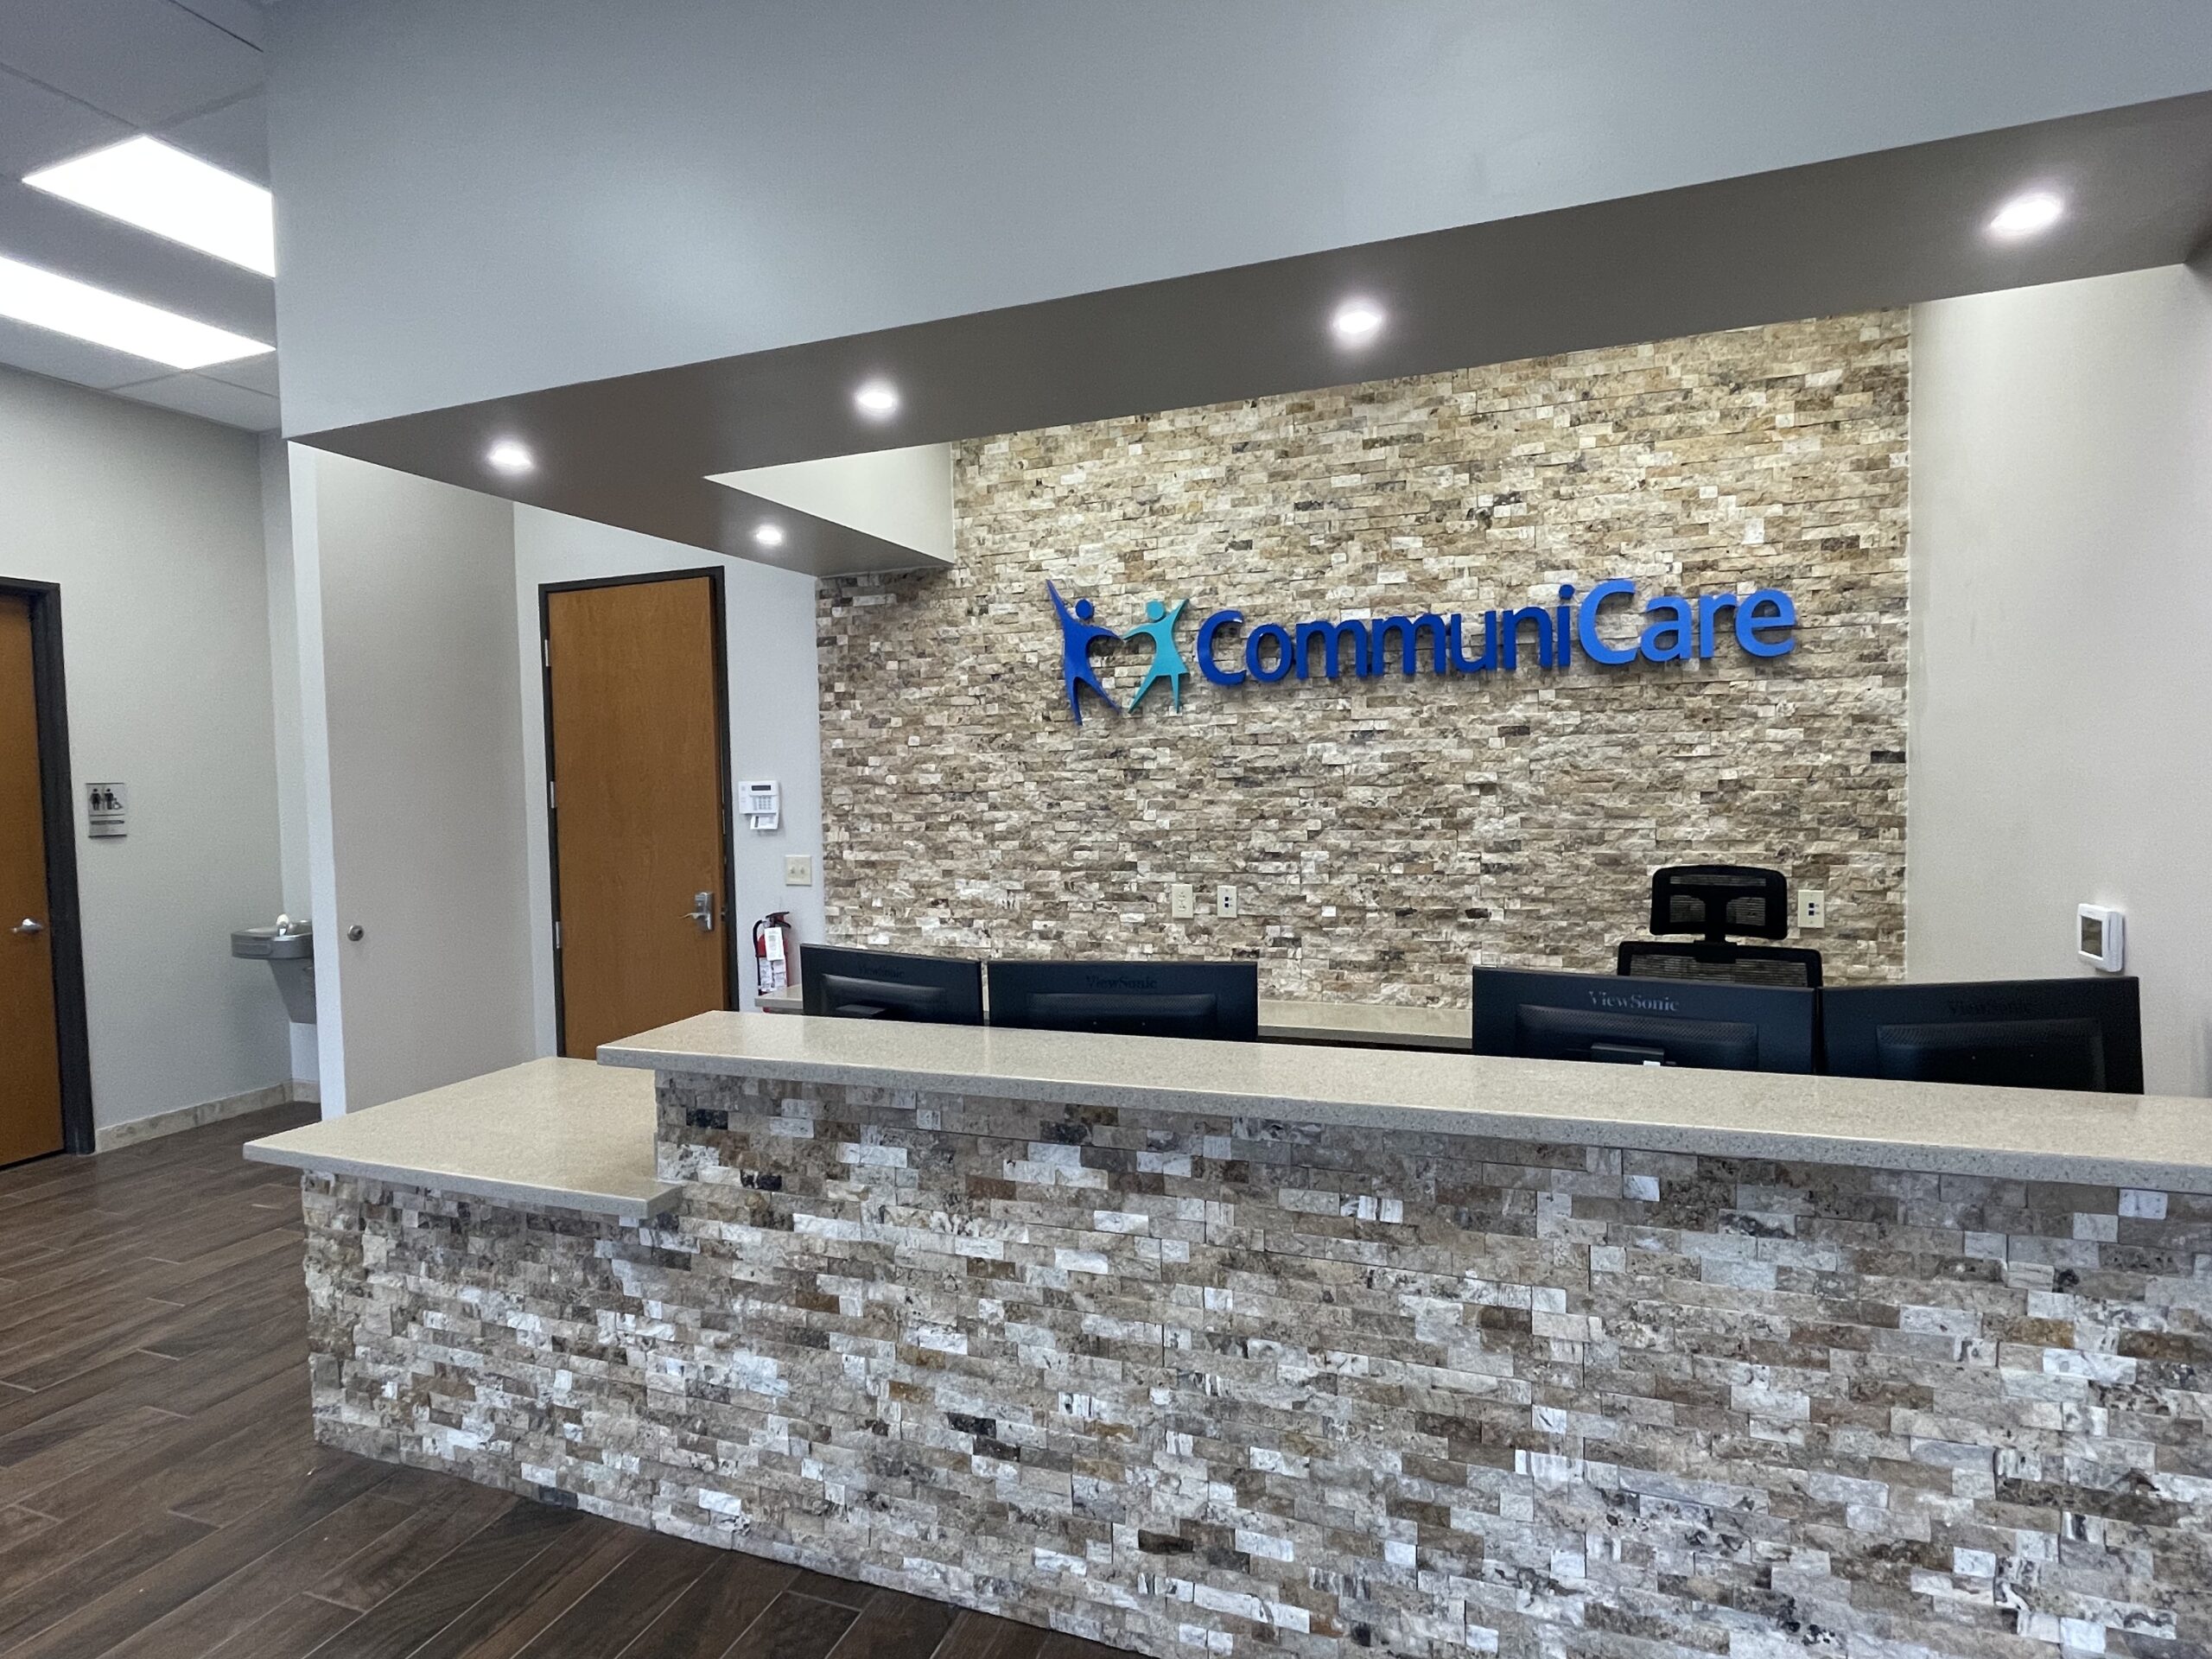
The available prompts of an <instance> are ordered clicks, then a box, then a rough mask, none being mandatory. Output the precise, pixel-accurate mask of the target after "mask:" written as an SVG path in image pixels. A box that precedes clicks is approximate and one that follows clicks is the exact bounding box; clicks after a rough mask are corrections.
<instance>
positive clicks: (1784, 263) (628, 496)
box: [296, 93, 2212, 575]
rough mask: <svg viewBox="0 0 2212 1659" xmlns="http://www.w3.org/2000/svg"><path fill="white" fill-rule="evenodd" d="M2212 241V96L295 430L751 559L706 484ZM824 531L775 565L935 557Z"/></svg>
mask: <svg viewBox="0 0 2212 1659" xmlns="http://www.w3.org/2000/svg"><path fill="white" fill-rule="evenodd" d="M2034 185H2049V186H2052V187H2054V188H2058V189H2060V190H2062V191H2063V192H2064V193H2065V194H2066V195H2067V196H2068V198H2069V201H2070V203H2071V204H2072V208H2071V212H2070V213H2069V216H2068V218H2067V219H2065V220H2064V221H2063V223H2062V224H2061V226H2059V227H2058V228H2057V229H2056V231H2054V232H2050V234H2048V235H2046V236H2044V237H2043V238H2040V239H2039V240H2037V241H2036V242H2034V243H2032V244H2029V245H2012V246H2004V245H1996V244H1993V242H1992V241H1991V240H1990V239H1989V238H1987V237H1986V235H1985V234H1984V232H1983V226H1985V224H1986V221H1987V219H1988V218H1989V216H1990V214H1991V213H1993V211H1994V210H1995V208H1996V207H1997V206H1998V205H1999V203H2000V202H2002V201H2003V200H2005V199H2006V198H2007V197H2009V196H2011V195H2012V194H2015V193H2016V192H2018V191H2019V190H2021V189H2023V188H2027V187H2030V186H2034ZM2208 232H2212V93H2202V94H2196V95H2192V96H2190V97H2187V98H2179V99H2165V100H2162V101H2160V102H2158V103H2152V104H2142V105H2133V106H2130V107H2127V108H2124V109H2118V110H2107V111H2099V112H2097V113H2095V114H2091V115H2085V116H2077V117H2071V118H2067V119H2064V120H2058V121H2049V122H2038V123H2036V124H2032V125H2029V126H2022V127H2012V128H2006V129H2003V130H1998V131H1993V132H1986V133H1978V134H1974V135H1972V136H1970V137H1963V138H1955V139H1946V140H1943V141H1941V142H1939V143H1928V144H1917V145H1912V146H1910V147H1907V148H1904V149H1891V150H1881V151H1877V152H1873V153H1871V154H1868V155H1864V156H1852V157H1848V158H1847V159H1844V160H1841V161H1834V162H1820V163H1816V164H1815V165H1812V166H1808V167H1799V168H1786V169H1783V170H1782V171H1778V172H1771V173H1762V174H1754V175H1748V176H1745V177H1742V178H1737V179H1729V180H1724V181H1719V182H1717V183H1712V184H1704V185H1695V186H1690V187H1687V188H1681V189H1676V190H1669V191H1663V192H1660V193H1657V194H1650V195H1643V196H1631V197H1626V198H1623V199H1620V200H1612V201H1605V202H1599V203H1594V204H1591V205H1587V206H1584V207H1572V208H1566V209H1561V210H1560V211H1557V212H1553V213H1539V214H1532V215H1529V216H1528V217H1524V218H1520V219H1502V220H1497V221H1492V222H1489V223H1485V224H1481V225H1474V226H1465V227H1464V228H1461V229H1458V230H1451V231H1441V232H1433V233H1431V234H1427V235H1423V236H1416V237H1408V238H1400V239H1397V240H1394V241H1389V242H1379V243H1370V244H1367V245H1362V246H1358V247H1351V248H1342V249H1338V250H1334V251H1329V252H1325V253H1317V254H1311V255H1305V256H1301V257H1296V258H1291V259H1282V260H1276V261H1273V262H1270V263H1268V264H1258V265H1248V266H1243V267H1239V268H1237V269H1235V270H1220V271H1212V272H1208V273H1205V274H1203V275H1199V276H1195V277H1179V278H1176V279H1173V280H1171V281H1166V282H1159V283H1145V284H1142V285H1140V286H1136V287H1131V288H1122V289H1109V290H1105V291H1103V292H1099V293H1094V294H1085V295H1080V296H1074V297H1071V298H1068V299H1062V300H1053V301H1047V302H1043V303H1039V304H1035V305H1026V306H1019V307H1014V308H1008V309H1005V310H1001V311H991V312H984V313H979V314H977V315H970V316H964V317H955V318H949V319H945V320H944V321H936V322H929V323H922V324H918V325H915V326H913V327H903V328H895V329H887V330H884V331H882V332H880V333H876V334H862V335H854V336H849V337H848V338H844V339H840V340H822V341H817V342H813V343H810V344H807V345H803V346H789V347H785V348H782V349H779V350H776V351H769V352H760V353H751V354H748V355H746V356H741V357H733V358H724V359H717V360H715V361H711V362H705V363H695V364H690V365H683V366H681V367H677V368H671V369H660V370H655V371H652V372H645V373H640V374H632V375H624V376H620V377H617V378H611V379H607V380H598V381H591V382H587V383H583V384H580V385H568V386H559V387H554V388H551V389H549V390H546V391H533V392H527V393H521V394H518V395H515V396H512V397H503V398H497V399H493V400H490V401H487V402H483V403H477V404H465V405H461V406H459V407H456V408H452V409H444V410H431V411H427V412H424V413H422V414H417V415H410V416H400V417H397V418H395V419H391V420H384V421H377V422H372V423H364V424H361V425H358V426H352V427H345V428H340V429H334V430H331V431H325V432H316V433H309V434H299V435H296V436H297V437H298V438H299V440H300V441H301V442H306V443H308V444H312V445H314V446H315V447H316V448H324V449H329V450H334V451H336V452H338V453H340V454H348V455H353V456H356V457H358V458H359V459H361V460H364V461H373V462H376V463H378V464H380V465H383V466H386V467H397V468H398V469H399V470H401V471H404V472H410V473H416V474H421V475H423V476H424V477H429V478H435V479H440V480H445V481H447V482H449V483H454V484H458V485H461V486H465V487H467V488H470V489H476V490H485V491H489V492H491V493H498V494H503V495H508V496H512V497H513V498H514V499H518V500H528V501H533V502H536V503H537V504H539V505H543V506H547V507H550V508H553V509H555V510H556V511H558V512H567V513H573V514H575V515H576V516H578V517H581V518H590V519H595V520H598V521H600V522H601V523H606V524H617V525H620V526H622V527H624V528H626V529H631V530H636V531H643V532H645V533H647V534H650V535H654V536H660V537H666V538H667V539H669V540H671V541H676V542H681V543H689V544H690V545H692V546H695V547H700V548H705V549H708V550H714V551H719V552H723V553H727V554H729V555H732V556H736V557H742V558H751V557H754V556H756V555H757V552H758V550H756V549H755V548H754V547H753V544H752V542H751V540H750V526H751V524H753V522H755V517H754V514H755V513H756V511H757V509H758V508H759V507H760V506H761V505H765V504H758V503H755V504H752V505H747V503H746V501H745V499H744V498H742V497H735V498H734V493H733V492H731V491H730V490H728V489H727V488H726V487H724V486H720V485H715V484H709V483H708V482H706V481H705V475H706V474H709V473H717V472H727V471H731V470H734V469H737V468H742V467H765V466H772V465H774V464H777V463H779V462H785V461H804V460H811V459H814V458H816V457H818V456H823V455H837V454H853V453H856V452H860V451H863V450H868V449H875V448H892V447H895V446H901V445H907V444H918V443H936V442H946V441H949V440H957V439H961V438H968V437H977V436H982V435H990V434H995V433H1000V432H1014V431H1024V430H1028V429H1033V428H1037V427H1045V426H1054V425H1060V424H1063V423H1072V422H1079V421H1090V420H1097V419H1103V418H1106V417H1109V416H1123V415H1136V414H1144V413H1148V412H1151V411H1154V410H1166V409H1180V408H1185V407H1190V406H1194V405H1199V404H1214V403H1224V402H1230V401H1234V400H1236V399H1238V398H1243V397H1261V396H1266V395H1270V394H1274V393H1281V392H1290V391H1302V390H1309V389H1312V388H1315V387H1320V386H1333V385H1347V384H1351V383H1354V382H1358V381H1365V380H1376V379H1384V378H1392V377H1396V376H1402V375H1411V374H1423V373H1432V372H1437V371H1440V370H1448V369H1457V368H1466V367H1471V366H1475V365H1482V364H1489V363H1502V362H1511V361H1514V360H1516V359H1522V358H1529V357H1539V356H1546V355H1549V354H1552V353H1560V352H1567V351H1576V350H1580V349H1584V348H1586V347H1591V346H1615V345H1624V344H1632V343H1635V342H1637V341H1642V340H1665V339H1671V338H1674V337H1675V336H1677V335H1681V334H1696V333H1700V332H1704V331H1707V330H1710V329H1719V328H1730V327H1746V326H1750V325H1753V324H1758V323H1765V322H1779V321H1790V320H1794V319H1796V318H1800V317H1810V316H1827V315H1836V314H1839V313H1843V312H1849V311H1858V310H1866V309H1872V308H1879V307H1885V306H1893V305H1903V304H1909V303H1912V302H1917V301H1923V300H1933V299H1942V298H1947V297H1949V296H1956V295H1961V294H1973V293H1981V292H1986V291H1989V290H1993V289H2005V288H2017V287H2024V286H2029V285H2031V284H2036V283H2052V282H2062V281H2067V280H2070V279H2073V278H2076V277H2094V276H2105V275H2110V274H2112V273H2113V272H2117V271H2122V270H2140V269H2144V268H2146V267H2150V266H2155V265H2162V264H2177V263H2179V262H2181V261H2183V260H2185V259H2186V258H2188V257H2190V255H2191V254H2192V253H2193V252H2195V251H2196V250H2197V249H2198V248H2199V247H2200V246H2201V245H2202V244H2203V243H2204V242H2205V240H2206V238H2207V235H2208ZM1354 293H1357V294H1362V295H1365V296H1371V297H1373V298H1374V299H1376V300H1377V301H1379V302H1381V303H1382V304H1383V306H1384V307H1385V308H1387V309H1388V311H1389V319H1390V321H1389V327H1387V329H1386V330H1385V332H1384V334H1383V336H1382V338H1380V339H1379V340H1376V341H1375V342H1374V343H1373V344H1372V345H1370V346H1368V347H1367V348H1365V349H1364V350H1362V351H1359V352H1357V353H1353V352H1348V351H1345V350H1343V349H1340V348H1339V347H1338V346H1336V344H1335V343H1334V341H1333V340H1332V337H1331V335H1330V334H1329V330H1328V327H1327V319H1328V316H1329V315H1330V313H1331V311H1332V309H1333V308H1334V307H1335V306H1336V305H1337V303H1338V302H1339V301H1340V300H1341V299H1342V298H1344V296H1346V295H1349V294H1354ZM877 375H881V376H885V377H887V378H890V379H892V380H893V381H894V382H895V383H896V384H897V385H898V386H899V390H900V392H901V394H902V397H903V400H904V401H903V405H902V408H901V410H900V411H899V416H898V417H897V418H896V419H893V420H892V421H889V422H886V423H880V424H875V423H866V422H863V421H862V420H861V419H860V418H859V417H858V416H856V414H855V410H854V409H853V405H852V402H851V393H852V389H853V388H854V387H855V385H859V384H860V383H861V381H863V380H865V379H868V378H871V377H873V376H877ZM510 434H512V435H518V436H519V437H521V438H523V439H524V441H525V442H528V443H529V444H530V445H531V447H532V448H533V449H534V450H535V451H536V452H537V458H538V462H539V465H538V468H537V472H536V473H534V474H531V476H530V478H529V479H527V480H523V482H522V484H521V486H518V485H517V483H516V482H515V481H513V480H503V479H499V478H498V477H496V476H495V475H493V474H489V473H487V472H486V470H485V468H484V467H483V465H482V456H483V454H484V451H485V449H486V447H487V446H488V445H489V443H490V442H492V441H493V438H495V437H498V436H502V435H510ZM813 525H822V529H821V531H820V533H818V534H817V533H814V531H813ZM807 528H808V531H809V533H807V534H804V535H795V536H793V537H792V538H791V542H790V543H787V544H786V545H785V547H784V548H783V549H781V550H779V554H780V556H779V558H777V559H775V560H773V561H771V562H772V563H781V564H784V565H786V566H788V567H790V568H792V569H805V570H810V571H811V572H813V573H815V574H817V575H826V574H843V573H847V572H849V571H857V570H862V569H892V568H898V567H899V566H900V565H904V566H907V567H911V566H912V565H914V564H915V563H917V560H916V558H915V556H913V555H912V554H911V553H909V552H907V551H906V550H902V549H896V548H891V547H890V544H888V543H874V545H873V546H868V547H864V546H858V545H853V544H850V540H849V538H853V537H855V532H852V531H844V530H842V529H840V528H839V527H836V526H833V525H824V524H822V521H820V520H815V521H812V524H810V526H808V527H807ZM858 540H859V541H860V542H861V543H867V542H869V541H871V540H872V538H868V537H859V538H858ZM887 561H891V562H887Z"/></svg>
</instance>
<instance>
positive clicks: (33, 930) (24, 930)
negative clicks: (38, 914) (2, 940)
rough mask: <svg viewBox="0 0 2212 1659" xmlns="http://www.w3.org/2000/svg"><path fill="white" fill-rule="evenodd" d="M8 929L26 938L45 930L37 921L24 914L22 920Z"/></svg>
mask: <svg viewBox="0 0 2212 1659" xmlns="http://www.w3.org/2000/svg"><path fill="white" fill-rule="evenodd" d="M9 931H10V932H12V933H20V934H22V936H23V937H24V938H27V939H28V938H34V937H35V936H36V935H38V934H41V933H43V932H45V931H46V929H44V928H43V927H41V926H40V925H39V924H38V923H36V922H35V921H33V920H32V919H31V918H29V917H28V916H26V917H24V918H23V919H22V921H20V922H17V923H16V925H15V926H14V927H12V928H10V930H9Z"/></svg>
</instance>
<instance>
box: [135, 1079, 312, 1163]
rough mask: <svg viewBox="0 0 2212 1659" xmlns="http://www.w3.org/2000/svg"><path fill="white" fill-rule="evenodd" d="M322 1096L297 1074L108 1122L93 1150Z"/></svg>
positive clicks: (194, 1127) (151, 1137)
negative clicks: (238, 1092)
mask: <svg viewBox="0 0 2212 1659" xmlns="http://www.w3.org/2000/svg"><path fill="white" fill-rule="evenodd" d="M321 1096H322V1089H321V1084H317V1083H315V1082H314V1081H312V1080H310V1079H307V1078H301V1077H296V1078H294V1079H292V1080H291V1081H290V1082H289V1083H272V1084H270V1085H269V1086H268V1087H267V1088H266V1089H249V1090H246V1091H245V1093H244V1094H242V1095H226V1096H223V1098H222V1099H220V1100H207V1101H202V1102H200V1104H199V1105H197V1106H180V1107H178V1108H177V1109H175V1111H173V1112H156V1113H155V1114H154V1115H153V1116H150V1117H134V1118H132V1119H130V1122H126V1123H109V1124H105V1125H104V1126H102V1127H101V1128H97V1129H95V1130H93V1131H92V1150H93V1151H94V1152H96V1153H99V1152H113V1151H114V1150H115V1149H116V1148H117V1147H130V1146H136V1145H137V1143H138V1142H139V1141H158V1140H160V1139H161V1138H162V1136H163V1135H181V1134H183V1133H184V1131H185V1130H187V1129H197V1128H202V1127H204V1126H205V1125H207V1124H209V1123H219V1122H222V1121H223V1120H224V1119H225V1118H226V1117H243V1116H245V1115H246V1114H247V1113H248V1112H262V1111H266V1110H268V1109H269V1108H270V1107H271V1106H287V1105H289V1104H291V1103H293V1102H295V1101H315V1100H319V1099H321Z"/></svg>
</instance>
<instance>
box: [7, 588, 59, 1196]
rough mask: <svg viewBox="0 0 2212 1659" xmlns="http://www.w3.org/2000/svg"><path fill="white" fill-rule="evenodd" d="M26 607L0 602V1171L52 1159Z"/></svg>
mask: <svg viewBox="0 0 2212 1659" xmlns="http://www.w3.org/2000/svg"><path fill="white" fill-rule="evenodd" d="M46 894H47V886H46V825H45V822H44V818H43V816H42V811H41V796H40V793H39V775H38V695H37V687H36V683H35V680H34V679H33V677H32V673H31V607H30V601H29V600H26V599H22V598H18V597H16V596H14V595H12V594H0V1164H12V1163H17V1162H20V1161H21V1160H23V1159H25V1158H36V1157H38V1156H40V1155H41V1154H45V1153H49V1152H59V1151H60V1150H61V1052H60V1039H59V1036H58V1034H57V1031H56V1027H55V1025H54V932H53V921H54V918H52V917H51V916H49V915H48V913H47V906H46Z"/></svg>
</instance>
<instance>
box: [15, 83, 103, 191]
mask: <svg viewBox="0 0 2212 1659" xmlns="http://www.w3.org/2000/svg"><path fill="white" fill-rule="evenodd" d="M130 131H131V130H130V126H129V125H128V124H125V123H124V122H121V121H118V120H116V119H114V118H112V117H111V116H105V115H102V114H101V113H100V112H99V111H98V110H95V109H91V108H88V107H87V106H86V105H82V104H79V103H78V102H77V101H76V100H75V99H67V98H64V97H62V96H61V94H60V93H59V92H48V90H47V89H46V88H45V87H43V86H40V85H39V84H38V83H37V82H36V81H34V80H25V79H23V78H22V76H21V75H13V74H10V73H8V72H7V71H6V70H4V69H0V175H5V176H7V177H9V178H11V179H20V178H21V177H22V176H23V175H24V174H26V173H29V172H31V171H33V170H35V168H41V167H45V166H47V165H48V163H50V162H60V161H67V159H68V158H69V157H70V156H81V155H83V154H84V153H85V152H86V150H88V149H99V147H100V146H101V145H103V144H111V143H115V142H116V141H117V140H118V139H120V138H128V137H130Z"/></svg>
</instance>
